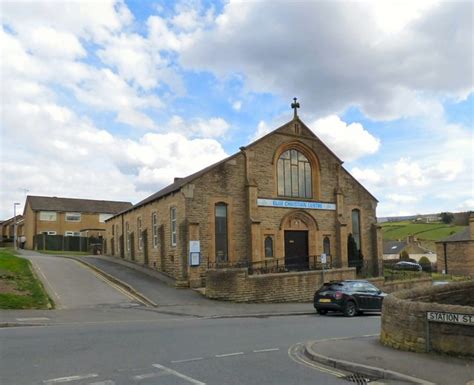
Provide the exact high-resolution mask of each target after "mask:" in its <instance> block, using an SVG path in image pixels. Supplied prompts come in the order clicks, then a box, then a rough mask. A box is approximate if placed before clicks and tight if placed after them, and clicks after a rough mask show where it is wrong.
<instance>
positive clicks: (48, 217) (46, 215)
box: [40, 211, 57, 222]
mask: <svg viewBox="0 0 474 385" xmlns="http://www.w3.org/2000/svg"><path fill="white" fill-rule="evenodd" d="M56 217H57V216H56V211H40V221H49V222H54V221H56Z"/></svg>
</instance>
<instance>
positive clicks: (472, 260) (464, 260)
mask: <svg viewBox="0 0 474 385" xmlns="http://www.w3.org/2000/svg"><path fill="white" fill-rule="evenodd" d="M436 254H437V255H438V260H437V265H438V271H439V272H441V271H446V263H445V261H447V265H448V268H447V273H448V274H455V275H468V276H471V277H474V213H471V215H470V217H469V226H468V227H466V228H465V229H464V230H463V231H461V232H459V233H456V234H453V235H451V236H450V237H448V238H446V239H443V240H441V241H439V242H436Z"/></svg>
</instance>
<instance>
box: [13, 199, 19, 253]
mask: <svg viewBox="0 0 474 385" xmlns="http://www.w3.org/2000/svg"><path fill="white" fill-rule="evenodd" d="M19 205H20V204H19V203H16V202H15V203H13V246H14V248H15V250H18V246H17V244H16V206H19Z"/></svg>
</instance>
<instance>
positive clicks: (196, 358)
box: [171, 357, 204, 364]
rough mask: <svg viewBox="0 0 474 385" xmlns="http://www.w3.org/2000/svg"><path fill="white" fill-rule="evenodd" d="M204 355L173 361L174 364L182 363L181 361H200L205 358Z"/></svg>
mask: <svg viewBox="0 0 474 385" xmlns="http://www.w3.org/2000/svg"><path fill="white" fill-rule="evenodd" d="M203 359H204V357H195V358H188V359H186V360H176V361H171V363H172V364H180V363H181V362H192V361H200V360H203Z"/></svg>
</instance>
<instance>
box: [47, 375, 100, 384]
mask: <svg viewBox="0 0 474 385" xmlns="http://www.w3.org/2000/svg"><path fill="white" fill-rule="evenodd" d="M98 376H99V375H98V374H95V373H89V374H84V375H82V376H70V377H59V378H52V379H50V380H45V381H43V384H59V383H62V382H71V381H78V380H84V379H86V378H94V377H98Z"/></svg>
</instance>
